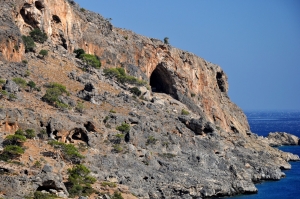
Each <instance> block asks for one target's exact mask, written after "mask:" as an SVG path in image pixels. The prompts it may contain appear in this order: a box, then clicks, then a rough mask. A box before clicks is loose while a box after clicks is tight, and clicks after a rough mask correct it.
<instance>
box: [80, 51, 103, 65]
mask: <svg viewBox="0 0 300 199" xmlns="http://www.w3.org/2000/svg"><path fill="white" fill-rule="evenodd" d="M80 59H82V61H83V62H84V63H85V64H87V65H90V66H92V67H94V68H100V67H101V62H100V60H99V58H98V57H97V56H95V55H90V54H82V55H80Z"/></svg>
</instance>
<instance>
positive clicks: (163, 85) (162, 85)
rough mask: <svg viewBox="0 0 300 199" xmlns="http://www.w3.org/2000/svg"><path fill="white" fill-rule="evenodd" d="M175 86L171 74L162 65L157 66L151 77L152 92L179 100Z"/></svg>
mask: <svg viewBox="0 0 300 199" xmlns="http://www.w3.org/2000/svg"><path fill="white" fill-rule="evenodd" d="M173 85H175V82H174V80H173V78H172V76H171V74H170V72H169V71H168V70H167V69H166V68H165V67H164V66H163V65H162V64H159V65H157V67H156V69H155V70H154V71H153V72H152V74H151V76H150V86H151V89H152V92H157V93H166V94H168V95H171V96H172V97H173V98H175V99H177V98H178V97H177V94H176V89H175V87H174V86H173Z"/></svg>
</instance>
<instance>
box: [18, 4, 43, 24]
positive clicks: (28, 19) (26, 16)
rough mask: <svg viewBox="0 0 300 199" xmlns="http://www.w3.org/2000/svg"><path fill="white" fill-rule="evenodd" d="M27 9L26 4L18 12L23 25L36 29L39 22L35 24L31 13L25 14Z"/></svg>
mask: <svg viewBox="0 0 300 199" xmlns="http://www.w3.org/2000/svg"><path fill="white" fill-rule="evenodd" d="M26 7H27V4H26V3H25V4H24V6H23V8H22V9H21V10H20V14H21V16H22V18H23V20H24V22H25V23H27V24H28V25H30V26H32V27H33V28H38V24H39V22H37V21H36V20H35V19H34V17H33V16H31V13H29V12H27V11H26V10H25V8H26Z"/></svg>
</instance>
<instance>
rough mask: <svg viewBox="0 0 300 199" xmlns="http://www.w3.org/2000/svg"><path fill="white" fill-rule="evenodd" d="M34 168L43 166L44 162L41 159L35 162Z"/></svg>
mask: <svg viewBox="0 0 300 199" xmlns="http://www.w3.org/2000/svg"><path fill="white" fill-rule="evenodd" d="M33 167H34V168H41V167H42V163H41V162H40V161H38V160H37V161H35V163H34V164H33Z"/></svg>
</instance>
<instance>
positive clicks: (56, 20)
mask: <svg viewBox="0 0 300 199" xmlns="http://www.w3.org/2000/svg"><path fill="white" fill-rule="evenodd" d="M52 19H53V21H54V22H55V23H60V22H61V20H60V18H59V16H57V15H53V16H52Z"/></svg>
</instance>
